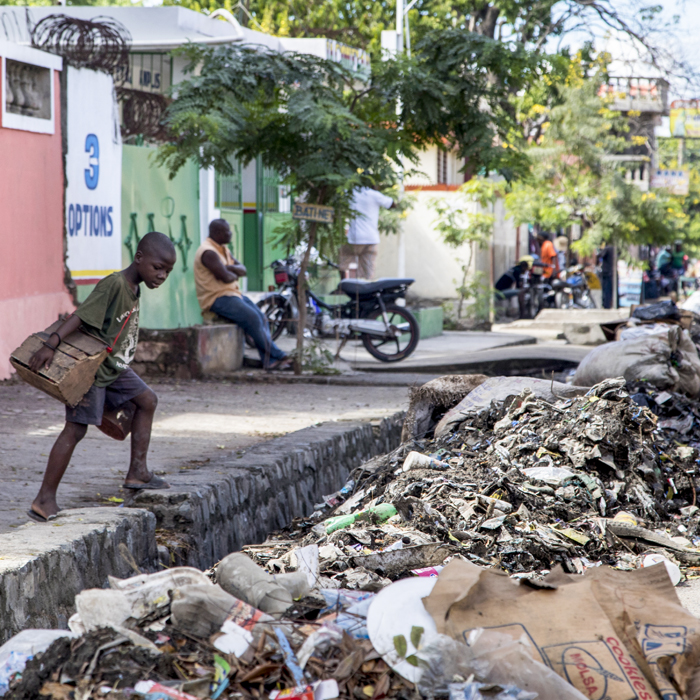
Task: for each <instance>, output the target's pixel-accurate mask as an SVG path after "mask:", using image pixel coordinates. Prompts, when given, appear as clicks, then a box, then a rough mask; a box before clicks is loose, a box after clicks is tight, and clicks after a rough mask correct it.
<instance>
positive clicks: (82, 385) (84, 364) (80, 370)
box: [10, 321, 107, 406]
mask: <svg viewBox="0 0 700 700" xmlns="http://www.w3.org/2000/svg"><path fill="white" fill-rule="evenodd" d="M61 323H62V322H61V321H56V323H54V324H53V325H51V326H49V327H48V328H47V329H46V330H45V331H42V332H40V333H34V334H33V335H30V336H29V338H27V339H26V340H25V341H24V342H23V343H22V345H20V346H19V347H18V348H17V349H16V350H15V351H14V352H13V353H12V355H10V362H11V363H12V366H13V367H14V368H15V369H16V370H17V374H19V376H20V377H22V379H24V381H25V382H27V383H28V384H31V385H32V386H35V387H36V388H37V389H41V390H42V391H44V392H46V393H47V394H48V395H49V396H53V397H54V398H55V399H58V400H59V401H62V402H63V403H65V404H67V405H68V406H76V405H77V404H78V403H79V402H80V399H82V398H83V396H85V394H86V393H87V391H88V389H89V388H90V387H91V386H92V384H93V382H94V381H95V374H97V369H98V368H99V366H100V365H101V364H102V361H103V360H104V359H105V357H107V345H106V343H103V342H102V341H101V340H99V338H95V337H94V336H91V335H88V334H87V333H84V332H83V331H81V330H78V331H75V332H74V333H71V334H70V335H68V336H66V337H65V338H64V339H63V340H62V341H61V344H60V345H59V346H58V347H57V348H56V352H55V353H54V356H53V362H52V363H51V366H50V367H49V368H48V369H47V368H46V367H44V368H43V369H42V370H41V371H40V372H32V370H30V369H29V360H30V359H31V357H32V355H34V353H35V352H36V351H37V350H39V349H40V348H41V347H42V343H43V342H44V341H48V339H49V336H50V335H51V333H53V332H54V331H55V330H56V329H57V328H59V327H60V325H61ZM54 342H55V339H54Z"/></svg>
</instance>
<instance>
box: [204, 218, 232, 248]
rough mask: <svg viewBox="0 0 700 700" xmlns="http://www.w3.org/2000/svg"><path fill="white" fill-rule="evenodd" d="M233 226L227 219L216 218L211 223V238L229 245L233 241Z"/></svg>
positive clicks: (221, 243) (220, 243)
mask: <svg viewBox="0 0 700 700" xmlns="http://www.w3.org/2000/svg"><path fill="white" fill-rule="evenodd" d="M232 235H233V234H232V233H231V227H230V226H229V225H228V221H226V219H214V220H213V221H212V222H211V223H210V224H209V238H211V239H213V240H214V241H216V242H217V243H218V244H219V245H228V244H229V243H230V242H231V237H232Z"/></svg>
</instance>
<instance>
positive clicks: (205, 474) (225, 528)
mask: <svg viewBox="0 0 700 700" xmlns="http://www.w3.org/2000/svg"><path fill="white" fill-rule="evenodd" d="M402 425H403V413H399V414H396V415H394V416H392V417H391V418H386V419H384V420H382V421H377V422H375V423H374V424H370V423H351V422H347V423H346V422H337V423H336V422H331V423H323V424H321V425H318V426H314V427H311V428H306V429H304V430H299V431H297V432H294V433H290V434H288V435H285V436H283V437H280V438H275V439H274V440H270V441H268V442H265V443H262V444H261V445H257V446H256V447H253V448H251V449H250V450H248V451H247V452H245V453H244V454H243V455H241V457H239V458H237V457H236V456H235V455H232V456H230V457H229V458H228V459H226V460H225V461H220V462H218V463H217V464H216V465H215V466H213V467H211V466H209V467H208V468H207V469H206V470H201V471H199V472H193V473H191V474H192V481H191V483H190V484H188V485H187V487H186V488H183V487H182V485H179V487H178V488H174V489H169V490H168V491H141V492H139V494H138V495H137V496H136V498H135V500H134V505H135V506H138V507H139V508H147V509H148V510H150V511H151V512H152V513H153V514H154V515H155V516H156V519H157V523H158V528H165V529H167V530H171V531H175V532H176V533H178V534H180V535H181V536H182V538H183V539H184V540H185V542H186V543H187V544H189V545H190V546H189V547H186V552H185V553H184V556H183V559H184V562H183V563H187V564H188V565H189V566H195V567H198V568H201V569H206V568H208V567H210V566H212V565H213V564H215V563H216V562H217V561H219V560H220V559H221V558H222V557H224V556H226V554H228V553H229V552H233V551H236V550H238V549H240V548H241V547H242V546H243V545H245V544H253V543H255V542H261V541H262V540H264V539H265V537H266V536H267V534H268V533H269V532H271V531H273V530H277V529H279V528H282V527H284V526H286V525H288V524H289V523H290V522H291V520H292V519H293V518H296V517H299V516H303V515H310V514H311V513H312V512H313V510H314V508H313V506H314V503H318V502H319V501H320V500H321V498H322V496H323V495H325V494H329V493H333V492H334V491H337V490H338V489H339V488H340V487H341V486H342V485H343V484H344V483H345V482H346V480H347V477H348V475H349V473H350V471H351V470H352V469H354V468H355V467H357V466H359V465H360V464H362V463H363V462H365V461H367V460H368V459H370V458H371V457H373V456H375V455H377V454H382V453H385V452H389V451H390V450H393V449H394V448H396V447H397V446H398V445H399V443H400V441H401V428H402ZM224 469H225V471H223V470H224Z"/></svg>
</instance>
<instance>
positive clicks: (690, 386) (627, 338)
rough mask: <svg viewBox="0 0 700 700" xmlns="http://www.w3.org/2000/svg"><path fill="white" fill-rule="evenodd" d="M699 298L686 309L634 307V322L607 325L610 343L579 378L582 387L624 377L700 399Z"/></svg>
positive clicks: (583, 367)
mask: <svg viewBox="0 0 700 700" xmlns="http://www.w3.org/2000/svg"><path fill="white" fill-rule="evenodd" d="M696 295H697V292H696V293H694V294H693V295H691V297H690V298H689V299H688V300H687V302H686V303H684V304H683V307H678V306H676V304H675V303H674V302H673V301H661V302H657V303H655V304H648V305H643V306H637V307H634V308H633V310H632V313H631V315H630V317H629V319H620V320H619V321H613V322H608V323H601V324H600V327H601V330H602V331H603V333H604V334H605V337H606V339H607V340H608V341H613V342H608V343H606V344H604V345H601V346H599V347H597V348H596V349H595V350H593V351H592V352H590V353H589V354H588V355H587V356H586V357H585V358H584V359H583V361H582V362H581V364H580V365H579V367H578V369H577V371H576V374H575V375H574V378H573V383H574V384H576V385H578V386H588V387H590V386H593V385H595V384H597V383H598V382H602V381H604V380H605V379H610V378H614V377H624V378H625V379H626V380H627V381H628V382H636V381H644V382H647V383H648V384H650V385H651V386H653V387H654V388H656V389H660V390H663V389H667V390H669V391H678V392H682V393H685V394H687V395H688V396H693V397H694V396H697V395H698V394H700V357H699V356H698V347H699V346H698V344H699V343H700V315H699V314H698V313H697V306H698V301H697V299H698V297H696Z"/></svg>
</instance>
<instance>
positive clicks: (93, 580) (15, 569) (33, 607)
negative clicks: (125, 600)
mask: <svg viewBox="0 0 700 700" xmlns="http://www.w3.org/2000/svg"><path fill="white" fill-rule="evenodd" d="M155 529H156V519H155V517H154V516H153V514H152V513H149V512H148V511H147V510H142V509H135V508H134V509H128V510H127V509H125V508H74V509H71V510H65V511H63V512H62V513H61V514H60V515H59V516H58V517H57V518H56V520H52V521H51V522H49V523H27V524H26V525H23V526H22V527H20V528H18V529H17V530H16V531H15V532H12V533H7V534H2V535H0V642H5V641H6V640H7V639H9V638H10V637H12V636H13V635H15V634H17V632H19V631H20V630H23V629H25V628H27V627H62V628H65V627H67V623H68V618H69V617H70V616H71V615H72V614H73V612H74V611H75V608H74V605H73V599H74V598H75V595H76V593H78V592H80V591H81V590H82V589H83V588H102V587H103V586H106V585H107V577H108V576H110V575H111V576H118V577H122V578H123V577H126V576H133V574H134V570H133V568H132V567H131V566H130V564H129V563H128V561H127V559H128V554H127V556H126V557H125V556H124V555H123V554H122V551H123V549H124V547H126V549H127V551H128V553H130V555H131V556H132V557H133V558H134V561H135V563H136V565H137V566H138V567H139V568H141V569H142V570H146V571H154V570H155V569H156V567H157V565H158V551H157V548H156V540H155ZM121 545H124V547H121Z"/></svg>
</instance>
